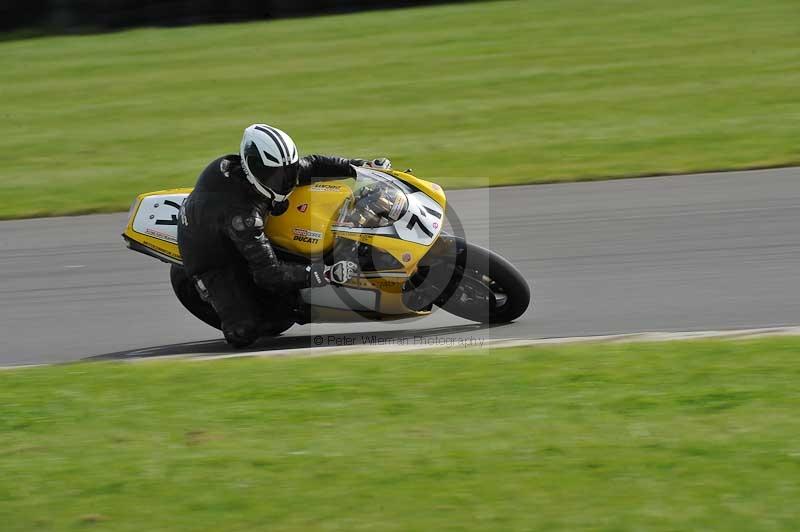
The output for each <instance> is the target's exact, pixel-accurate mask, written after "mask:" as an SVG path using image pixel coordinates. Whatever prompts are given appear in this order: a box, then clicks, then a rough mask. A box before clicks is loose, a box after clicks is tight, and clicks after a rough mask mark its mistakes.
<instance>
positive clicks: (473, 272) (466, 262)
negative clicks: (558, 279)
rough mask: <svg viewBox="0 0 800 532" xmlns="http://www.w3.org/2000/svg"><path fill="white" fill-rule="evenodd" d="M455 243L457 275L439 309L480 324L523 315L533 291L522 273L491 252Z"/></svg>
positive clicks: (498, 321) (441, 299) (460, 240)
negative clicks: (457, 255) (457, 258)
mask: <svg viewBox="0 0 800 532" xmlns="http://www.w3.org/2000/svg"><path fill="white" fill-rule="evenodd" d="M456 240H457V241H456V247H457V249H458V254H459V260H458V265H457V266H456V272H455V274H454V275H453V277H452V280H451V283H450V286H448V287H447V289H445V291H444V293H443V295H442V297H440V298H439V300H438V301H437V302H436V304H437V306H440V307H441V308H443V309H444V310H446V311H447V312H449V313H451V314H454V315H456V316H458V317H460V318H464V319H467V320H471V321H477V322H480V323H508V322H510V321H514V320H515V319H517V318H519V317H520V316H522V314H524V313H525V311H526V310H527V309H528V305H529V304H530V300H531V291H530V287H529V286H528V282H527V281H526V280H525V278H524V277H523V276H522V274H521V273H520V272H519V270H517V269H516V268H515V267H514V265H513V264H511V263H510V262H509V261H508V260H506V259H505V258H503V257H501V256H500V255H498V254H497V253H494V252H493V251H491V250H488V249H486V248H482V247H480V246H477V245H475V244H470V243H467V242H466V241H464V240H463V239H461V238H458V239H456Z"/></svg>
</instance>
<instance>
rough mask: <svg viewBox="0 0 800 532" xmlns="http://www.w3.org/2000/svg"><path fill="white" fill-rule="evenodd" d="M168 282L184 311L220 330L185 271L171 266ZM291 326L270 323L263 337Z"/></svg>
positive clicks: (291, 321)
mask: <svg viewBox="0 0 800 532" xmlns="http://www.w3.org/2000/svg"><path fill="white" fill-rule="evenodd" d="M169 280H170V282H171V283H172V290H173V291H174V292H175V296H176V297H177V298H178V301H180V302H181V304H182V305H183V306H184V307H185V308H186V310H188V311H189V312H191V313H192V315H193V316H194V317H195V318H197V319H199V320H200V321H202V322H203V323H206V324H207V325H210V326H212V327H214V328H215V329H217V330H220V331H221V330H222V322H221V321H220V319H219V316H217V312H216V311H215V310H214V307H212V306H211V305H210V304H209V303H206V302H205V301H203V299H202V298H201V297H200V294H199V293H197V289H196V288H195V285H194V282H193V281H192V280H191V279H190V278H189V277H188V276H187V275H186V270H184V269H183V268H182V267H180V266H177V265H175V264H173V265H172V267H171V268H170V271H169ZM292 325H294V320H281V321H276V322H272V323H270V324H269V326H268V327H266V328H265V329H263V330H262V332H263V336H278V335H280V334H281V333H283V332H284V331H286V330H287V329H289V328H290V327H291V326H292ZM228 343H230V344H231V345H233V346H234V347H237V348H240V347H247V346H248V345H250V344H251V343H253V342H249V343H246V344H245V343H241V344H238V345H237V343H236V342H231V341H230V340H228Z"/></svg>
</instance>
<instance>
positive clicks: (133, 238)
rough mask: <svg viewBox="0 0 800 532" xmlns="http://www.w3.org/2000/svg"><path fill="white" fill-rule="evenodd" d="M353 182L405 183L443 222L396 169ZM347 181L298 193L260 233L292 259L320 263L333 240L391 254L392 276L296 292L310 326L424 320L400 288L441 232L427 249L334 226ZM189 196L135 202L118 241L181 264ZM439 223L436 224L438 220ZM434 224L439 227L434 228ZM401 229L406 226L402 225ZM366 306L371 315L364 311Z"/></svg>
mask: <svg viewBox="0 0 800 532" xmlns="http://www.w3.org/2000/svg"><path fill="white" fill-rule="evenodd" d="M357 171H358V172H359V175H362V174H363V175H368V174H371V175H372V176H374V177H377V178H381V179H395V180H397V181H400V182H401V183H405V185H406V186H407V188H408V190H413V191H414V195H416V196H417V197H419V198H421V199H423V200H424V201H426V202H428V204H429V205H435V206H436V207H437V209H439V210H441V214H442V215H443V213H444V209H445V205H446V199H445V195H444V192H443V191H442V189H441V187H439V186H438V185H436V184H434V183H430V182H428V181H424V180H422V179H418V178H417V177H415V176H413V175H411V174H407V173H404V172H399V171H396V170H381V171H377V170H366V169H357ZM354 183H355V180H354V179H352V178H349V179H342V180H338V181H327V182H321V183H315V184H312V185H306V186H302V187H297V188H296V189H295V190H294V191H293V192H292V194H291V195H290V196H289V206H288V208H287V210H286V212H285V213H284V214H282V215H281V216H271V217H269V218H268V219H267V224H266V227H265V229H264V233H265V234H266V235H267V237H268V238H269V240H270V242H271V243H272V244H273V245H274V246H275V247H276V248H280V249H282V250H284V251H286V252H288V253H291V254H294V255H300V256H303V257H308V258H315V259H319V258H321V257H323V256H324V255H325V254H326V253H328V252H330V251H331V250H332V249H333V246H334V243H335V240H336V238H346V239H350V240H354V241H358V242H363V243H365V244H368V245H370V246H373V247H374V248H377V249H379V250H381V251H384V252H386V253H388V254H389V255H391V256H392V257H393V258H394V259H395V260H396V261H397V264H396V266H395V267H393V268H392V269H385V270H378V271H373V272H360V275H359V276H357V277H354V278H352V279H351V280H350V281H349V282H347V283H346V284H345V285H343V286H328V287H325V289H324V290H323V289H306V290H303V291H302V295H303V298H304V300H305V301H306V302H307V303H308V304H309V305H310V306H311V310H312V316H311V318H312V321H353V312H352V309H351V305H353V306H355V307H358V306H359V305H362V304H363V307H364V308H363V309H360V310H361V312H360V314H362V316H367V317H369V318H370V319H399V318H408V317H412V316H420V315H426V314H428V312H427V311H413V310H410V309H409V308H407V307H406V306H405V305H404V304H403V302H402V287H403V284H404V283H405V281H406V280H407V279H408V277H409V276H410V275H412V274H413V273H414V272H415V271H416V268H417V265H418V263H419V261H420V259H422V257H424V256H425V254H426V253H427V252H428V250H429V249H430V247H431V246H432V245H433V242H435V239H436V238H438V234H439V231H441V227H440V226H439V225H438V224H434V225H435V226H436V229H435V230H433V231H432V232H433V233H434V237H432V238H431V239H426V240H430V242H427V241H425V242H424V243H419V242H414V241H411V240H407V239H403V238H402V237H399V236H397V235H394V236H390V235H386V234H374V233H369V232H361V230H360V229H359V228H345V227H341V226H337V225H336V223H337V218H338V217H339V214H340V211H341V210H342V208H343V204H344V203H345V202H346V201H347V200H348V199H349V198H351V197H352V195H353V192H352V188H351V187H352V185H353V184H354ZM191 190H192V189H189V188H181V189H170V190H161V191H157V192H150V193H146V194H141V195H139V196H138V197H137V198H136V200H135V201H134V204H133V205H132V206H131V211H130V213H129V219H128V224H127V226H126V228H125V232H124V233H123V237H124V238H125V240H126V241H127V243H128V246H129V247H130V248H131V249H134V250H136V251H139V252H142V253H145V254H147V255H150V256H153V257H155V258H158V259H160V260H162V261H165V262H170V263H173V264H178V265H180V264H181V258H180V250H179V249H178V244H177V224H178V220H179V216H180V206H181V205H182V203H183V201H184V200H185V199H186V197H187V196H188V195H189V193H190V192H191ZM442 221H443V220H442ZM440 223H441V222H440ZM403 225H405V220H403ZM370 307H372V308H370Z"/></svg>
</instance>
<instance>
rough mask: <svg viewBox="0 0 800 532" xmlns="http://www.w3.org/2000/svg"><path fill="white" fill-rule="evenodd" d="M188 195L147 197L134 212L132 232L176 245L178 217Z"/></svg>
mask: <svg viewBox="0 0 800 532" xmlns="http://www.w3.org/2000/svg"><path fill="white" fill-rule="evenodd" d="M187 196H188V194H170V195H166V196H148V197H146V198H144V199H143V200H142V202H141V204H140V205H139V209H138V210H137V211H136V217H135V218H134V220H133V224H132V227H133V230H134V231H136V232H137V233H140V234H143V235H147V236H151V237H153V238H157V239H159V240H163V241H164V242H169V243H171V244H177V243H178V215H179V213H180V210H181V205H183V202H184V201H186V197H187Z"/></svg>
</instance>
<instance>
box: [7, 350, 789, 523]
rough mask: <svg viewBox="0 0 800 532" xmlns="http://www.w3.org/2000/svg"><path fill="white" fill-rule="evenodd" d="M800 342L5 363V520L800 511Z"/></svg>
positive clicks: (535, 518) (479, 519) (579, 517)
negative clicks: (14, 366) (15, 366)
mask: <svg viewBox="0 0 800 532" xmlns="http://www.w3.org/2000/svg"><path fill="white" fill-rule="evenodd" d="M798 355H800V340H798V339H772V340H761V341H748V342H730V343H726V342H714V341H703V342H684V343H668V344H638V345H637V344H628V345H620V344H617V345H608V344H606V345H583V346H575V347H548V348H535V349H533V348H532V349H515V350H502V351H493V352H491V353H488V354H487V353H483V352H466V353H462V352H458V351H448V352H447V354H445V355H431V354H419V355H391V356H378V355H374V356H373V355H370V356H350V357H331V358H316V359H248V360H245V359H238V360H226V361H217V362H194V363H192V362H154V363H147V364H135V365H131V364H113V363H105V364H100V363H97V364H76V365H68V366H56V367H47V368H34V369H25V370H15V371H5V372H0V523H3V525H2V528H3V530H4V531H8V532H11V531H17V530H25V531H27V530H73V529H74V530H85V529H88V528H92V527H94V528H96V529H98V530H110V531H136V532H139V531H141V530H148V531H156V530H168V531H184V530H226V531H234V530H242V531H252V530H278V531H281V530H298V531H309V530H347V531H351V530H381V531H388V530H409V531H417V530H543V531H554V530H565V531H575V530H603V531H623V530H648V531H655V532H659V531H675V530H719V531H724V532H731V531H737V530H746V531H755V530H765V531H773V530H786V531H794V530H798V529H800V508H799V507H798V505H797V501H798V500H800V416H798V412H800V393H799V392H798V382H800V366H798V364H797V360H798Z"/></svg>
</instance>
